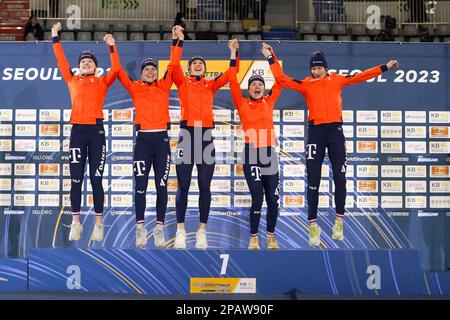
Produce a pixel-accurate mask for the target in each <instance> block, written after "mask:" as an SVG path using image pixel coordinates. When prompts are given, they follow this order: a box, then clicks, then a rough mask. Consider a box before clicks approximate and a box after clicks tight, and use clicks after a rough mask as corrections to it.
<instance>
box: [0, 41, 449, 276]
mask: <svg viewBox="0 0 450 320" xmlns="http://www.w3.org/2000/svg"><path fill="white" fill-rule="evenodd" d="M63 46H64V49H65V51H66V54H67V56H68V59H69V62H70V63H71V65H72V66H74V67H76V59H77V57H78V54H79V52H80V50H81V49H92V50H94V51H95V52H96V54H97V57H98V60H99V66H100V67H101V68H105V69H107V68H108V67H109V65H110V64H109V61H108V60H109V59H108V56H107V51H106V48H105V45H104V44H103V43H95V42H90V43H87V42H67V43H63ZM169 46H170V43H169V42H159V43H156V42H126V43H119V44H118V49H119V52H120V56H121V60H122V65H123V66H124V68H125V69H126V70H127V72H129V74H130V75H131V76H132V77H134V78H137V77H136V76H137V75H138V68H139V64H140V61H141V60H142V59H143V58H144V57H148V56H152V57H154V58H156V59H161V60H167V59H168V58H169ZM273 47H274V49H275V51H276V53H277V55H278V57H279V59H281V60H282V61H283V67H284V69H285V72H286V73H287V74H288V75H291V76H292V77H295V78H298V79H301V78H303V77H305V76H307V75H308V70H307V62H308V57H309V53H310V52H311V51H313V50H317V49H322V50H324V51H325V52H326V54H327V58H328V64H329V66H330V68H332V69H335V70H337V72H340V73H350V72H352V71H354V70H363V69H366V68H369V67H372V66H374V65H378V64H383V63H386V62H387V61H388V60H390V59H398V60H399V61H400V65H401V67H400V69H399V70H395V71H390V72H388V73H384V74H383V75H382V76H381V77H379V78H377V79H375V80H374V81H371V82H368V83H364V84H359V85H357V86H353V87H349V88H345V89H344V90H343V108H344V110H346V112H345V114H344V121H345V123H344V129H345V130H344V131H345V134H346V136H347V140H348V141H349V145H348V148H347V150H348V157H349V159H348V164H349V167H350V170H349V173H348V179H349V181H350V182H349V188H348V206H347V211H348V212H347V215H348V217H347V218H346V239H345V241H343V242H335V241H333V240H332V239H331V228H332V224H333V222H334V210H332V209H331V208H330V206H332V205H333V199H332V192H333V189H332V188H333V183H332V179H331V172H330V170H329V168H328V167H325V168H324V170H323V185H322V187H321V191H322V192H321V196H322V197H321V207H320V208H319V211H320V212H319V218H320V222H319V223H320V225H321V226H322V228H323V231H324V232H323V233H322V234H323V239H322V240H323V244H322V246H321V247H322V248H352V249H378V248H417V249H419V250H420V253H421V255H422V261H423V264H424V267H425V268H426V269H428V270H445V269H447V268H448V267H449V266H448V265H446V261H448V259H447V260H446V254H448V248H449V244H448V238H449V237H448V236H447V237H446V232H448V231H447V230H449V229H448V228H449V227H448V226H450V224H449V219H450V218H449V216H450V214H449V210H448V208H449V207H450V203H449V201H450V200H449V197H448V193H449V191H450V190H449V188H450V185H449V161H450V157H449V153H450V152H449V148H450V147H449V139H448V138H449V130H448V128H449V119H450V115H449V110H450V107H449V105H450V104H449V100H450V92H449V90H448V88H449V84H450V83H449V78H448V74H449V71H450V65H449V58H450V52H449V46H448V44H434V43H433V44H431V43H423V44H415V43H411V44H398V43H341V44H340V43H306V42H282V43H278V42H277V43H273ZM197 54H200V55H202V56H203V57H205V59H207V60H208V71H209V72H211V75H213V74H214V73H215V72H218V73H219V74H220V72H222V71H224V69H223V68H224V67H223V65H226V63H225V62H223V61H222V62H221V61H212V60H225V61H226V60H227V59H228V57H229V50H228V48H227V44H226V43H225V42H201V43H200V42H195V41H193V42H187V43H185V45H184V53H183V57H184V58H185V59H188V58H189V57H191V56H193V55H197ZM240 56H241V59H242V61H243V62H244V61H246V62H245V63H247V64H245V63H243V64H242V65H243V66H248V69H246V70H244V71H243V75H242V77H243V78H242V79H243V81H242V88H245V87H246V81H245V79H246V78H248V76H249V75H251V74H252V73H260V74H262V75H263V76H265V77H266V79H267V80H268V82H269V83H270V79H271V75H270V73H269V72H268V69H269V68H268V64H267V62H265V61H264V59H263V57H262V55H261V53H260V43H257V42H242V43H241V49H240ZM160 64H161V68H162V62H160ZM170 105H171V115H172V120H174V126H173V130H172V131H171V139H172V140H173V141H176V136H177V123H176V122H177V119H178V118H177V117H179V102H178V99H177V91H176V90H173V91H172V92H171V98H170ZM130 108H132V101H131V99H130V96H129V94H128V93H127V92H126V91H125V90H124V88H123V87H122V86H121V85H120V83H118V82H116V83H115V84H114V85H113V86H112V87H111V88H110V90H109V92H108V95H107V97H106V100H105V114H106V115H107V118H106V121H105V125H106V126H107V129H108V130H107V132H108V135H107V141H108V155H107V164H108V168H107V172H106V173H105V179H104V182H105V187H107V188H108V190H107V192H106V196H107V201H106V205H105V207H106V211H105V224H107V225H110V227H109V228H107V230H106V234H105V240H104V242H103V243H102V244H97V243H91V242H90V241H89V236H90V231H91V229H92V227H93V224H94V217H93V216H91V215H92V211H91V209H92V208H91V205H90V203H91V196H90V195H91V192H90V191H89V190H88V186H87V185H88V183H87V181H88V179H86V180H85V184H84V187H83V188H84V189H83V190H85V197H84V200H83V202H82V203H83V208H82V210H83V215H82V221H83V223H84V226H85V232H84V234H83V237H82V239H81V240H80V241H78V242H77V243H69V241H68V240H67V238H68V231H69V230H68V229H67V228H65V227H64V224H66V225H67V224H69V223H70V219H71V218H70V205H69V202H68V200H69V198H68V194H69V189H68V185H70V179H69V176H68V152H67V151H68V149H67V148H68V134H69V132H70V126H68V115H69V113H68V111H69V109H70V97H69V94H68V90H67V87H66V85H65V83H64V81H63V80H61V78H60V76H59V72H58V71H57V70H56V62H55V58H54V55H53V50H52V47H51V43H48V42H40V43H0V257H25V256H26V255H27V251H28V249H29V248H36V247H43V248H48V247H77V248H84V247H86V246H92V247H94V248H95V247H114V248H131V247H133V246H134V240H135V239H134V212H133V196H132V195H133V192H132V184H133V177H132V170H131V164H132V152H131V151H132V145H133V136H134V131H133V128H132V126H131V125H132V120H133V114H132V112H131V113H130V112H129V111H128V110H130ZM214 108H215V110H216V112H217V113H216V120H218V123H219V126H218V128H217V132H216V135H217V137H216V148H217V150H218V153H219V157H218V165H217V168H216V174H215V178H214V181H213V204H212V208H211V219H210V223H209V227H208V231H209V233H208V237H209V243H210V246H211V247H212V248H246V246H247V241H248V233H249V225H248V209H247V208H248V207H249V206H250V204H249V195H248V191H246V186H245V180H244V177H243V175H242V171H241V169H240V166H239V164H238V162H239V160H238V151H239V148H240V147H242V137H241V136H240V135H239V133H238V132H235V128H236V126H238V125H239V121H238V118H237V117H236V114H235V110H234V107H233V105H232V101H231V97H230V92H229V91H228V90H220V91H219V92H218V93H217V95H216V98H215V103H214ZM276 109H277V110H276V112H275V125H276V126H277V129H279V132H280V135H279V149H280V170H281V181H280V184H281V188H280V189H281V190H280V191H281V199H280V205H281V210H280V218H279V222H278V225H277V234H278V238H279V242H280V246H281V247H283V248H307V246H308V244H307V240H308V231H307V220H306V209H307V202H306V192H305V191H306V190H305V170H304V144H305V131H306V121H305V120H306V117H307V114H306V112H305V100H304V98H303V97H302V96H301V95H300V94H298V93H296V92H293V91H290V90H283V93H282V94H281V96H280V99H279V101H278V103H277V106H276ZM121 111H123V112H121ZM220 140H223V141H220ZM173 146H174V145H173ZM328 164H329V162H328V159H326V160H325V165H328ZM150 180H152V178H151V179H150ZM193 180H195V179H193ZM105 189H106V188H105ZM192 189H193V191H192V195H193V196H192V198H191V199H190V206H189V208H188V210H189V213H188V216H187V228H188V245H192V242H193V241H194V239H195V237H194V231H195V230H196V224H197V222H198V212H197V209H196V201H197V200H196V198H197V195H198V192H196V191H195V190H196V185H195V183H194V185H193V186H192ZM150 190H153V186H152V185H150ZM175 191H176V177H175V172H174V170H172V171H171V176H170V179H169V208H168V213H167V223H166V225H167V234H166V236H167V238H168V239H169V241H168V246H172V245H173V237H174V233H175V227H176V221H175V209H174V207H173V204H174V197H175ZM149 194H150V195H151V196H150V197H149V200H148V201H149V206H148V208H147V214H148V216H147V224H148V225H149V226H148V228H149V229H151V228H152V227H153V224H154V221H155V218H156V216H155V212H154V210H153V207H154V205H153V204H152V203H154V192H153V193H152V192H149ZM261 222H262V226H261V230H264V228H265V217H263V219H261ZM262 235H263V238H264V237H265V233H264V232H263V233H262ZM150 242H151V241H150ZM149 246H150V247H151V246H153V244H152V243H150V244H149Z"/></svg>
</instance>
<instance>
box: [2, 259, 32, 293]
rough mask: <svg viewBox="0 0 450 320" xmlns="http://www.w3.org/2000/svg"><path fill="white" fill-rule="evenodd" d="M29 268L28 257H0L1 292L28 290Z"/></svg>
mask: <svg viewBox="0 0 450 320" xmlns="http://www.w3.org/2000/svg"><path fill="white" fill-rule="evenodd" d="M27 268H28V261H27V260H26V259H0V292H14V291H25V290H27V285H28V283H27V282H28V270H27Z"/></svg>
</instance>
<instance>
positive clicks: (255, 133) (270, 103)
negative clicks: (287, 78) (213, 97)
mask: <svg viewBox="0 0 450 320" xmlns="http://www.w3.org/2000/svg"><path fill="white" fill-rule="evenodd" d="M231 71H232V72H231V78H230V89H231V97H232V98H233V102H234V105H235V106H236V108H237V110H238V112H239V118H240V119H241V122H242V126H243V129H244V132H245V143H246V144H252V145H253V146H254V147H255V148H261V147H275V146H276V136H275V129H274V126H273V109H274V108H275V103H276V102H277V100H278V97H279V96H280V94H281V90H282V87H281V85H280V84H279V83H278V82H275V83H274V84H273V86H272V90H271V91H270V93H269V94H268V95H264V96H263V97H262V98H261V99H258V100H255V99H252V98H245V97H243V96H242V90H241V87H240V85H239V83H238V81H237V68H236V67H233V68H231Z"/></svg>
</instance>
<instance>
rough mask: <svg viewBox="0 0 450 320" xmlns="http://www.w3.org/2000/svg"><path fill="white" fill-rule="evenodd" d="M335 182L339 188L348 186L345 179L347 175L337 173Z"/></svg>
mask: <svg viewBox="0 0 450 320" xmlns="http://www.w3.org/2000/svg"><path fill="white" fill-rule="evenodd" d="M333 181H334V184H335V185H337V186H345V184H346V177H345V173H341V172H339V173H337V174H334V175H333Z"/></svg>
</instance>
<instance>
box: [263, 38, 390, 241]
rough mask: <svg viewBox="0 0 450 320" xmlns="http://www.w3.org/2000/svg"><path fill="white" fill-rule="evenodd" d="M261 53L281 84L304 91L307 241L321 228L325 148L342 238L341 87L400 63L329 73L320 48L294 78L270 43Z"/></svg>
mask: <svg viewBox="0 0 450 320" xmlns="http://www.w3.org/2000/svg"><path fill="white" fill-rule="evenodd" d="M263 53H264V56H265V57H266V58H267V59H268V60H269V64H270V68H271V70H272V73H273V75H274V77H275V79H276V80H277V81H278V82H279V83H280V84H281V85H282V86H283V87H285V88H290V89H293V90H295V91H297V92H300V93H301V94H303V96H304V97H305V99H306V104H307V106H308V111H309V115H308V124H309V126H308V142H307V144H306V172H307V179H308V190H307V201H308V220H309V223H310V228H309V244H310V246H318V245H319V244H320V232H321V230H320V228H319V226H318V225H317V205H318V199H319V186H320V180H321V168H322V163H323V159H324V156H325V149H327V150H328V157H329V159H330V162H331V166H332V170H333V181H334V185H335V204H336V222H335V224H334V226H333V235H332V238H333V239H335V240H343V239H344V234H343V230H344V227H343V217H344V212H345V198H346V193H347V191H346V178H345V174H346V169H347V164H346V153H345V137H344V134H343V129H342V97H341V90H342V88H343V87H346V86H350V85H354V84H358V83H361V82H364V81H366V80H369V79H371V78H374V77H376V76H378V75H380V74H382V73H383V72H385V71H387V70H389V69H391V68H395V67H398V65H399V64H398V62H397V61H396V60H391V61H389V62H388V63H387V64H385V65H379V66H376V67H374V68H371V69H368V70H365V71H363V72H361V73H359V74H356V75H353V76H343V75H338V74H329V73H328V70H327V68H328V65H327V61H326V59H325V54H324V53H323V52H322V51H315V52H313V53H312V54H311V56H310V60H309V67H310V70H311V77H306V78H305V79H303V80H301V81H297V80H293V79H292V78H290V77H288V76H286V75H285V74H284V73H283V70H282V69H281V66H280V64H279V63H278V61H277V58H276V56H275V54H274V52H273V49H272V47H270V46H269V45H267V44H263Z"/></svg>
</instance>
